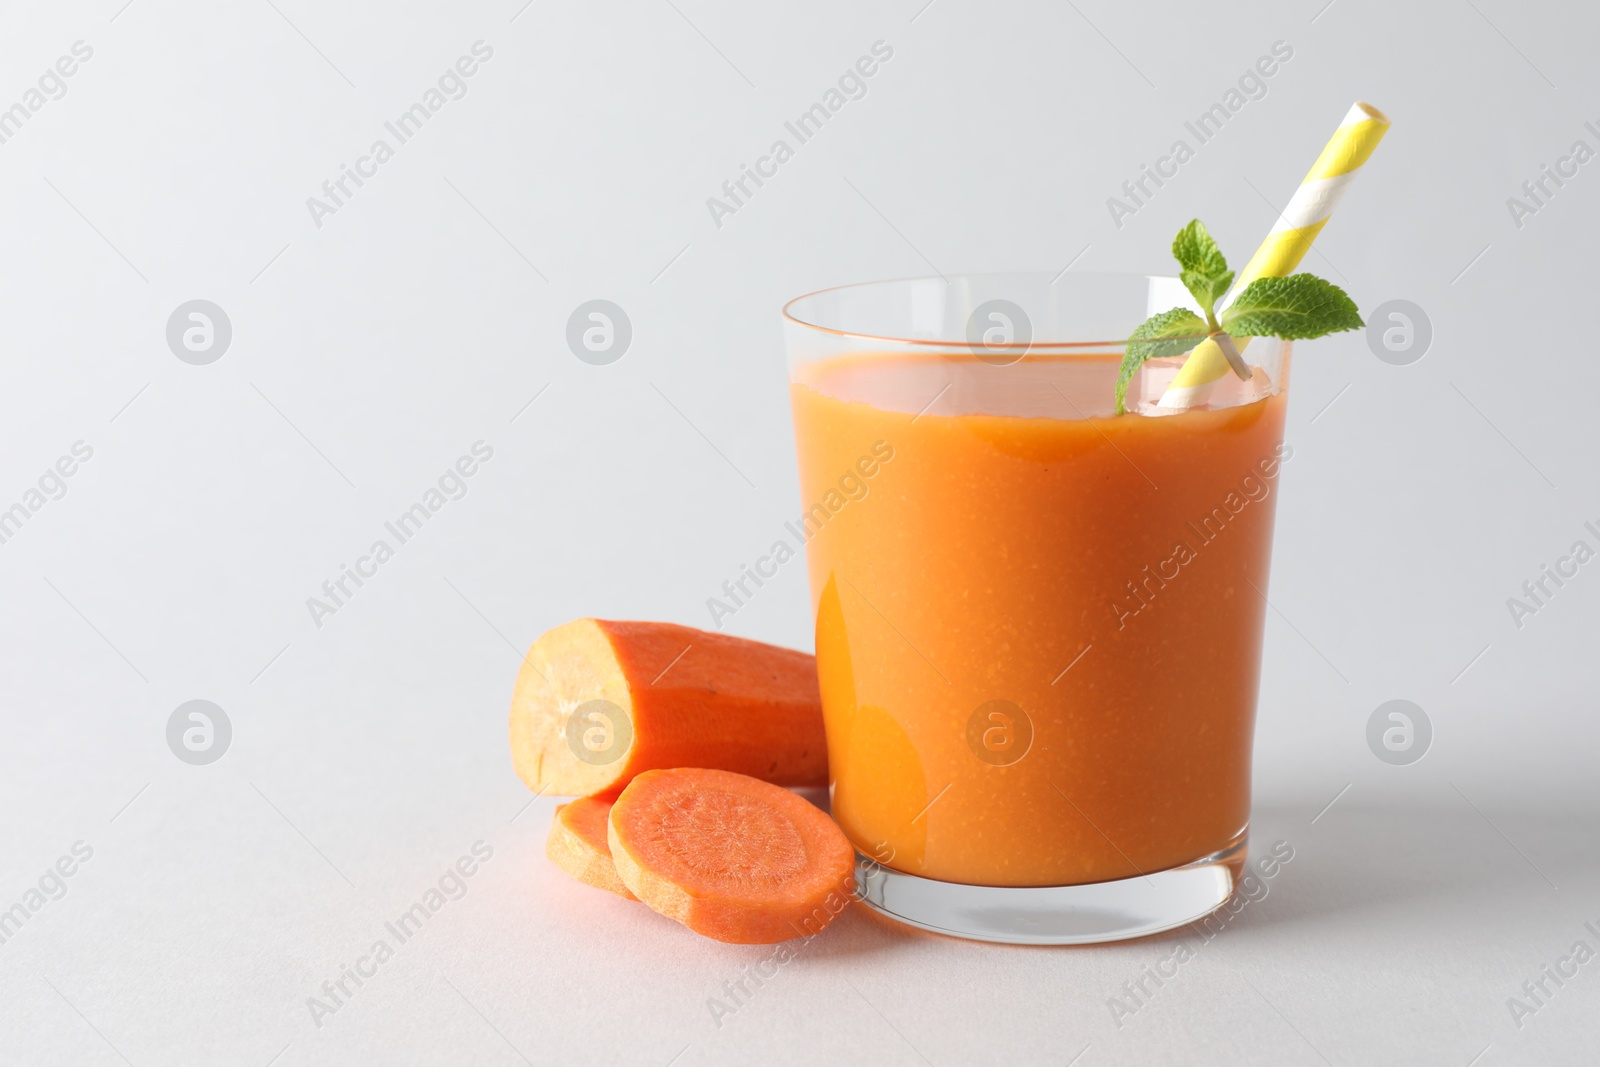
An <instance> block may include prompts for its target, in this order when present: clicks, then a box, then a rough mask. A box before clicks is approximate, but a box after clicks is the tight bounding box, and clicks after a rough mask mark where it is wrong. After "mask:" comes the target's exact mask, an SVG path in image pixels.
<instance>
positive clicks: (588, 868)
mask: <svg viewBox="0 0 1600 1067" xmlns="http://www.w3.org/2000/svg"><path fill="white" fill-rule="evenodd" d="M610 815H611V805H610V804H608V803H606V802H605V801H604V800H598V799H596V798H594V797H582V798H580V799H578V800H574V801H573V802H572V803H570V804H563V805H561V806H560V807H559V808H557V809H556V817H555V818H554V819H553V820H551V822H550V837H549V838H548V839H547V840H546V841H545V843H544V852H545V855H547V856H549V857H550V859H551V860H553V861H554V862H555V865H556V866H557V867H560V868H561V869H562V870H563V871H566V872H567V873H568V874H570V875H572V877H574V878H576V879H577V880H578V881H580V882H583V883H584V884H586V885H592V886H594V887H595V888H597V889H604V890H606V891H607V892H610V893H615V894H616V895H617V896H619V897H624V898H626V899H628V900H638V899H639V898H638V897H636V896H634V895H633V893H632V892H630V891H629V889H628V887H627V886H625V885H623V884H622V879H621V878H618V877H617V867H616V864H614V863H612V862H611V846H610V845H609V844H608V843H607V842H606V832H607V826H608V821H607V820H608V818H609V816H610Z"/></svg>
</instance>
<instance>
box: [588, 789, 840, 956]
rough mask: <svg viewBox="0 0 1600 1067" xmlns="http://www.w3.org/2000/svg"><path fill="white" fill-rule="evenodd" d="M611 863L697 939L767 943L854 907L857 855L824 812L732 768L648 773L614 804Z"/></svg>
mask: <svg viewBox="0 0 1600 1067" xmlns="http://www.w3.org/2000/svg"><path fill="white" fill-rule="evenodd" d="M610 844H611V857H612V859H613V861H614V862H615V864H616V869H617V874H618V875H619V876H620V877H621V879H622V882H623V884H624V885H626V886H627V887H628V888H629V889H631V890H632V891H633V893H634V895H635V896H637V897H638V898H639V899H640V900H642V901H644V902H645V903H646V904H648V905H650V906H651V907H652V908H654V909H655V910H656V911H659V912H660V913H661V914H663V915H665V916H667V917H668V918H670V919H676V920H677V921H678V922H680V923H682V924H683V925H685V926H687V927H688V928H689V929H691V930H693V931H694V932H695V933H697V934H704V935H705V936H706V937H712V938H715V939H717V940H718V941H730V942H733V943H735V944H741V945H765V944H772V943H773V942H777V941H787V940H788V939H790V938H792V937H804V936H807V935H810V934H815V933H817V932H818V931H820V930H821V929H822V928H823V927H825V926H827V925H828V924H829V923H830V922H832V921H833V920H834V919H835V918H837V917H838V915H839V914H840V913H841V912H843V911H844V909H845V907H846V906H847V905H848V904H849V903H850V896H851V889H852V888H853V875H854V867H855V850H854V849H853V848H852V847H851V845H850V842H849V841H847V840H846V839H845V836H844V833H843V831H841V830H840V829H839V827H838V826H836V825H834V822H833V820H832V819H830V818H828V816H827V815H826V814H824V813H823V812H822V811H821V810H820V809H819V808H816V807H814V806H813V805H812V804H810V803H809V802H808V801H806V800H805V799H804V798H802V797H800V796H798V795H797V794H795V793H791V792H790V791H789V790H787V789H783V788H780V787H778V786H775V785H772V784H770V783H768V782H763V781H759V780H757V779H755V778H750V777H747V776H745V775H742V774H733V773H730V772H728V771H712V770H700V769H697V768H678V769H676V770H666V771H646V772H645V773H643V774H641V775H639V776H638V777H637V778H635V779H634V780H633V781H632V782H630V783H629V784H628V787H627V788H626V789H624V790H623V791H622V795H621V796H620V797H618V798H617V801H616V803H615V804H613V805H612V807H611V832H610Z"/></svg>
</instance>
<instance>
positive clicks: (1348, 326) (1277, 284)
mask: <svg viewBox="0 0 1600 1067" xmlns="http://www.w3.org/2000/svg"><path fill="white" fill-rule="evenodd" d="M1172 255H1173V257H1174V258H1175V259H1177V261H1178V265H1179V267H1180V268H1182V272H1181V273H1180V275H1179V277H1180V278H1181V279H1182V281H1183V285H1184V288H1186V289H1188V290H1189V293H1190V295H1191V296H1193V297H1194V299H1195V303H1196V304H1198V305H1199V306H1200V309H1201V310H1202V311H1203V312H1205V318H1204V319H1202V318H1201V317H1200V316H1199V315H1196V314H1195V313H1194V312H1193V311H1191V310H1189V309H1188V308H1173V309H1172V310H1170V311H1163V312H1161V313H1160V314H1159V315H1152V316H1151V317H1150V318H1148V319H1146V320H1145V321H1144V322H1143V323H1142V324H1141V325H1140V326H1139V328H1138V329H1136V330H1134V331H1133V333H1131V334H1129V335H1128V343H1127V346H1126V348H1125V349H1124V350H1123V356H1122V368H1121V370H1120V372H1119V373H1118V374H1117V414H1118V415H1121V414H1123V413H1124V412H1125V411H1126V410H1127V406H1126V400H1127V395H1128V384H1129V383H1130V382H1131V381H1132V380H1133V376H1134V375H1135V374H1137V373H1139V368H1140V367H1142V366H1144V364H1145V362H1146V361H1148V360H1152V359H1159V358H1161V357H1164V356H1177V355H1182V354H1183V353H1184V352H1188V351H1190V350H1191V349H1193V348H1194V347H1195V346H1196V345H1198V344H1199V343H1200V342H1201V341H1203V340H1205V339H1207V338H1211V339H1214V340H1217V341H1218V343H1224V342H1225V341H1227V340H1230V339H1231V338H1235V337H1281V338H1284V339H1288V340H1301V341H1303V340H1308V339H1310V338H1313V337H1324V336H1326V335H1328V334H1330V333H1340V332H1342V331H1344V330H1358V329H1360V328H1361V327H1362V326H1363V325H1365V324H1364V323H1363V322H1362V321H1361V315H1360V313H1359V312H1358V311H1357V309H1356V305H1355V302H1354V301H1353V300H1351V299H1350V297H1349V296H1348V295H1346V294H1345V291H1344V290H1343V289H1340V288H1339V287H1338V286H1337V285H1334V284H1333V283H1332V282H1330V281H1327V280H1325V279H1323V278H1318V277H1317V276H1316V275H1314V274H1291V275H1289V276H1288V277H1286V278H1257V279H1255V280H1254V281H1252V282H1251V283H1250V284H1249V285H1247V286H1245V287H1244V288H1243V289H1242V290H1240V291H1239V293H1238V295H1236V296H1235V297H1234V298H1233V301H1232V303H1230V304H1229V305H1228V306H1227V307H1226V308H1225V309H1224V310H1223V312H1222V314H1221V315H1220V316H1219V315H1218V314H1217V312H1216V306H1217V302H1218V301H1219V300H1221V299H1222V298H1223V297H1224V296H1225V295H1226V294H1227V292H1228V289H1229V288H1230V287H1231V286H1232V285H1233V279H1234V273H1233V271H1231V270H1229V269H1228V262H1227V260H1226V259H1224V258H1223V255H1222V250H1221V249H1220V248H1219V247H1217V242H1216V241H1215V240H1214V239H1213V238H1212V236H1211V234H1210V233H1209V232H1208V231H1207V230H1206V228H1205V226H1204V225H1203V224H1202V223H1201V222H1200V220H1199V219H1194V220H1193V221H1191V222H1190V223H1189V224H1188V225H1187V226H1185V227H1184V228H1183V229H1181V230H1179V231H1178V236H1177V237H1175V238H1174V239H1173V241H1172ZM1224 347H1225V348H1230V347H1232V346H1231V345H1227V344H1224ZM1237 367H1243V364H1237ZM1248 369H1249V368H1247V367H1245V368H1244V369H1243V370H1239V371H1238V373H1240V374H1243V373H1245V371H1248Z"/></svg>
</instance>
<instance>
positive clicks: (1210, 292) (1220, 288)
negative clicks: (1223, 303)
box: [1178, 270, 1233, 325]
mask: <svg viewBox="0 0 1600 1067" xmlns="http://www.w3.org/2000/svg"><path fill="white" fill-rule="evenodd" d="M1178 277H1179V278H1181V279H1182V280H1183V287H1184V288H1185V289H1187V290H1189V292H1190V294H1191V295H1193V296H1194V298H1195V300H1196V301H1198V302H1199V304H1200V306H1201V307H1202V308H1203V309H1205V313H1206V318H1207V320H1208V321H1210V322H1211V323H1212V324H1213V325H1215V324H1216V317H1217V314H1216V312H1215V311H1214V310H1213V309H1214V308H1215V307H1216V305H1217V301H1218V300H1221V299H1222V296H1223V294H1224V293H1226V292H1227V291H1228V287H1229V286H1231V285H1232V284H1233V271H1231V270H1225V271H1223V272H1222V273H1221V274H1211V275H1207V274H1201V273H1200V272H1199V271H1193V270H1186V271H1184V272H1183V273H1182V274H1180V275H1178Z"/></svg>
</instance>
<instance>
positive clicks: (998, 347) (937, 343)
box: [782, 271, 1210, 354]
mask: <svg viewBox="0 0 1600 1067" xmlns="http://www.w3.org/2000/svg"><path fill="white" fill-rule="evenodd" d="M1066 273H1067V272H1066V271H1061V272H1059V273H1057V274H1054V275H1051V274H1049V273H1047V272H1046V271H975V272H970V273H963V274H921V275H907V276H903V277H899V278H879V279H875V280H872V281H865V282H846V283H844V284H843V285H830V286H828V287H826V288H823V289H814V290H812V291H811V292H809V293H802V294H801V295H800V296H797V297H795V298H793V299H792V300H789V301H788V302H787V303H785V304H784V305H783V309H782V315H783V319H784V321H785V322H789V323H793V324H794V325H796V326H799V327H801V328H802V329H805V330H811V331H815V332H816V333H819V334H829V335H831V336H834V337H846V338H852V339H858V340H863V341H880V342H883V343H886V344H894V345H909V346H915V347H919V348H933V349H950V350H955V349H966V350H970V349H971V348H972V342H970V341H968V340H966V339H964V338H961V339H950V340H943V339H935V338H928V337H904V336H894V335H890V334H875V333H864V332H862V331H859V330H841V329H839V328H837V327H834V326H828V325H824V324H823V323H821V322H812V321H809V320H807V319H805V318H802V317H801V316H800V315H799V314H798V313H797V312H796V310H795V306H796V305H797V304H799V303H801V302H802V301H805V300H811V299H813V298H815V297H819V296H826V295H827V294H829V293H839V292H843V291H845V290H847V289H869V288H874V287H877V286H893V285H910V284H914V283H917V282H942V283H944V284H945V285H946V286H949V285H950V284H951V283H952V281H953V280H956V279H962V278H1027V279H1032V280H1039V279H1049V280H1048V281H1047V282H1046V285H1048V286H1053V285H1055V284H1056V281H1057V280H1059V279H1061V278H1062V277H1065V276H1066ZM1077 276H1078V277H1094V278H1126V279H1129V280H1132V279H1135V278H1139V279H1144V280H1146V281H1148V280H1151V279H1162V280H1168V281H1178V280H1179V279H1178V276H1177V275H1175V274H1149V273H1146V272H1143V271H1084V272H1080V273H1078V275H1077ZM1137 327H1138V323H1135V324H1134V328H1137ZM1208 336H1210V334H1209V333H1198V334H1194V335H1193V336H1192V337H1191V336H1189V335H1183V336H1181V337H1178V336H1175V337H1164V338H1162V340H1168V341H1176V340H1185V341H1187V340H1193V341H1194V343H1195V344H1197V345H1198V344H1199V343H1200V342H1201V341H1204V340H1205V339H1206V338H1207V337H1208ZM1127 344H1128V338H1126V337H1117V338H1108V339H1106V340H1088V341H1041V340H1038V339H1033V340H1029V341H1018V342H1006V343H997V344H987V343H986V344H985V345H984V349H985V351H988V352H1005V351H1015V352H1019V353H1024V354H1026V353H1028V352H1037V351H1040V350H1046V351H1050V350H1056V349H1062V350H1067V351H1072V350H1086V349H1094V350H1104V349H1107V348H1115V349H1121V348H1123V347H1125V346H1126V345H1127Z"/></svg>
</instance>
